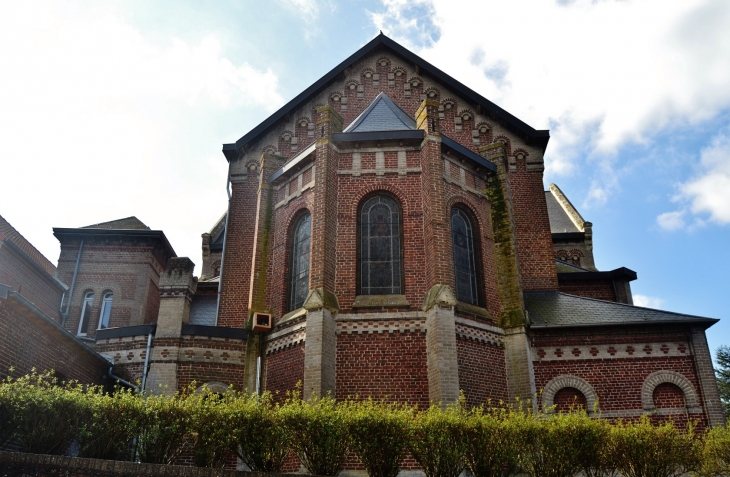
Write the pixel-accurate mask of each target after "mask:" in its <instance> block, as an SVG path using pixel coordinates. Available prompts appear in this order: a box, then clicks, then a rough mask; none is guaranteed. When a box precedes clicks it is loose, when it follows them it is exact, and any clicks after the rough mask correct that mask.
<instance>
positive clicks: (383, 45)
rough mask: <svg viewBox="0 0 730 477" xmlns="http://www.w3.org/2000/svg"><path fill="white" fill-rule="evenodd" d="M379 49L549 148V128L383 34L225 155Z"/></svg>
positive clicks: (229, 147)
mask: <svg viewBox="0 0 730 477" xmlns="http://www.w3.org/2000/svg"><path fill="white" fill-rule="evenodd" d="M376 50H385V51H387V50H389V51H390V52H392V53H393V54H395V55H397V56H399V57H401V58H402V59H404V60H406V61H407V62H409V63H411V64H413V65H415V66H417V67H418V68H419V70H420V72H421V73H420V74H421V75H422V76H428V77H430V78H433V79H434V80H435V81H436V82H438V83H441V84H443V85H444V86H446V87H447V88H449V89H450V90H452V91H453V92H454V94H456V95H458V96H459V97H461V98H463V99H465V100H466V101H467V103H469V104H473V105H474V106H475V107H479V108H481V109H482V110H483V111H484V112H485V113H486V114H487V115H489V116H491V117H493V118H495V119H496V120H497V121H499V122H500V123H502V124H504V126H505V127H507V128H509V129H510V130H512V131H514V132H515V133H517V134H519V135H520V136H522V137H523V138H524V139H525V141H526V142H527V143H528V144H535V145H537V146H538V147H540V148H542V150H543V151H544V150H545V148H546V147H547V144H548V141H549V140H550V132H549V131H547V130H537V129H535V128H533V127H532V126H530V125H528V124H527V123H525V122H523V121H521V120H520V119H518V118H516V117H515V116H513V115H512V114H510V113H508V112H507V111H505V110H504V109H502V108H500V107H499V106H497V105H496V104H494V103H493V102H491V101H489V100H488V99H487V98H485V97H484V96H482V95H480V94H479V93H477V92H476V91H474V90H472V89H470V88H468V87H467V86H465V85H464V84H463V83H460V82H459V81H457V80H455V79H454V78H452V77H451V76H450V75H448V74H446V73H444V72H443V71H441V70H440V69H438V68H436V67H435V66H433V65H432V64H431V63H429V62H427V61H426V60H424V59H423V58H421V57H419V56H418V55H415V54H414V53H412V52H411V51H409V50H407V49H406V48H404V47H403V46H401V45H400V44H398V43H396V42H395V41H393V40H391V39H390V38H388V37H387V36H385V35H383V34H382V33H381V34H379V35H378V36H376V37H375V38H373V39H372V40H371V41H370V42H369V43H367V44H366V45H364V46H363V47H362V48H360V49H359V50H357V51H356V52H355V53H353V54H352V55H350V57H348V58H347V59H345V60H344V61H343V62H342V63H340V64H339V65H337V66H336V67H335V68H333V69H332V70H330V71H329V72H328V73H327V74H325V75H324V76H323V77H321V78H320V79H319V80H318V81H316V82H315V83H314V84H312V85H311V86H309V87H308V88H307V89H305V90H304V91H302V92H301V93H299V94H298V95H297V96H296V97H295V98H294V99H292V100H291V101H289V102H288V103H286V104H285V105H284V106H282V107H281V108H280V109H279V110H278V111H276V112H275V113H274V114H272V115H271V116H269V117H268V118H267V119H266V120H264V121H263V122H262V123H260V124H259V125H258V126H256V127H255V128H253V129H252V130H251V131H249V132H248V133H246V134H245V135H244V136H242V137H241V138H240V139H239V140H238V141H236V142H235V143H233V144H224V145H223V154H224V155H225V156H226V159H227V160H229V161H230V160H231V159H234V158H236V157H237V156H238V151H239V150H241V149H243V150H246V149H247V148H248V147H249V144H252V143H255V142H256V141H257V140H259V139H260V138H261V137H262V136H263V135H264V134H266V133H267V132H269V131H270V130H272V129H273V128H274V127H276V125H277V124H278V123H279V122H280V121H282V120H286V118H287V117H288V116H289V115H290V114H291V113H293V112H294V111H296V110H297V109H298V108H300V107H302V106H303V105H304V104H305V103H306V102H307V101H309V100H310V99H311V98H313V97H314V96H316V95H317V94H318V93H319V92H321V91H323V90H324V89H325V88H327V87H328V86H329V85H330V84H331V83H333V82H335V81H337V80H338V79H341V78H342V75H347V74H348V72H349V71H348V68H350V67H351V66H352V65H353V64H354V63H356V62H357V61H359V60H360V59H362V58H363V57H365V56H366V55H368V54H370V53H371V52H373V51H376Z"/></svg>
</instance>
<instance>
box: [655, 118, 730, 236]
mask: <svg viewBox="0 0 730 477" xmlns="http://www.w3.org/2000/svg"><path fill="white" fill-rule="evenodd" d="M697 169H698V171H697V173H696V174H695V177H694V178H692V179H690V180H689V181H687V182H685V183H683V184H680V186H679V193H678V194H677V195H676V196H675V197H674V198H673V200H674V202H677V203H679V204H681V206H680V208H679V209H678V210H675V211H671V212H665V213H663V214H660V215H659V216H658V217H657V223H658V224H659V225H660V226H661V227H662V228H663V229H665V230H680V229H685V228H686V229H687V230H692V229H693V228H696V227H698V226H702V225H705V224H706V222H707V220H709V221H712V222H715V223H717V224H720V225H727V224H730V128H727V129H726V130H725V131H721V132H720V133H718V134H717V135H716V136H715V137H713V138H712V140H711V141H710V144H709V145H708V146H706V147H704V148H703V149H702V151H701V152H700V163H699V165H698V166H697ZM693 214H694V215H693ZM687 216H689V217H691V218H692V219H693V224H692V226H690V227H685V217H687ZM708 216H709V217H708ZM706 217H708V218H707V219H706Z"/></svg>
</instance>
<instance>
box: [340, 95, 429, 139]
mask: <svg viewBox="0 0 730 477" xmlns="http://www.w3.org/2000/svg"><path fill="white" fill-rule="evenodd" d="M414 129H416V121H415V120H414V119H413V118H412V117H410V116H409V115H408V113H406V112H405V111H403V110H402V109H401V108H400V107H399V106H398V105H397V104H395V103H394V102H393V100H392V99H390V98H389V97H388V95H387V94H385V93H380V94H379V95H378V96H377V97H376V98H375V99H374V100H373V102H372V103H370V106H368V107H367V108H365V110H364V111H363V112H362V113H361V114H360V116H358V117H357V118H355V120H354V121H353V122H352V123H351V124H350V125H349V126H347V127H346V128H345V129H344V131H343V132H370V131H405V130H414Z"/></svg>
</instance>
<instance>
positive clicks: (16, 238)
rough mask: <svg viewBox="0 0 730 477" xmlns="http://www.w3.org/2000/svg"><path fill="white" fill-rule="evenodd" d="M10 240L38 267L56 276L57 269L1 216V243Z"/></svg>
mask: <svg viewBox="0 0 730 477" xmlns="http://www.w3.org/2000/svg"><path fill="white" fill-rule="evenodd" d="M3 236H4V237H5V238H4V240H10V241H11V242H12V243H13V244H14V245H15V246H16V247H18V248H19V249H20V250H21V251H22V252H23V253H24V254H25V255H27V256H28V258H30V259H31V260H32V261H33V262H34V263H35V264H36V265H38V266H39V267H41V268H42V269H43V270H44V271H45V272H47V273H48V274H49V275H51V276H53V275H55V274H56V267H55V265H53V264H52V263H51V261H50V260H48V259H47V258H46V257H45V256H43V254H42V253H41V252H40V251H38V249H37V248H35V247H34V246H33V244H31V243H30V242H29V241H28V240H27V239H26V238H25V237H23V236H22V235H21V234H20V232H18V231H17V230H15V227H13V226H12V225H10V223H9V222H8V221H7V220H5V219H4V218H3V216H2V215H0V241H2V240H3Z"/></svg>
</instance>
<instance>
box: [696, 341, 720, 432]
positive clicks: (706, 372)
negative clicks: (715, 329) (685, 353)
mask: <svg viewBox="0 0 730 477" xmlns="http://www.w3.org/2000/svg"><path fill="white" fill-rule="evenodd" d="M690 336H691V339H692V348H693V353H692V354H693V356H694V359H695V367H696V368H697V375H698V378H699V382H700V387H701V388H702V397H703V398H704V406H705V414H706V415H707V420H708V421H709V423H710V426H712V427H716V426H724V425H725V415H724V414H723V411H722V403H721V402H720V391H719V390H718V388H717V378H716V376H715V368H714V367H713V366H712V356H711V355H710V348H709V347H708V346H707V337H706V336H705V330H704V329H703V328H699V327H693V328H692V329H691V331H690Z"/></svg>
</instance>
